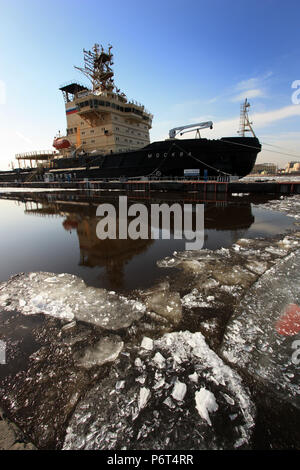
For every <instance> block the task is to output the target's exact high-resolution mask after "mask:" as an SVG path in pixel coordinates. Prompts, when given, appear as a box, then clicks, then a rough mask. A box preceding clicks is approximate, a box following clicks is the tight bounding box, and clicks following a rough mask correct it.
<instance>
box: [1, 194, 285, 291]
mask: <svg viewBox="0 0 300 470" xmlns="http://www.w3.org/2000/svg"><path fill="white" fill-rule="evenodd" d="M13 198H14V199H15V200H6V199H0V214H1V219H2V223H1V231H0V255H1V269H0V282H1V281H5V280H7V279H8V278H9V277H10V276H12V275H14V274H17V273H20V272H32V271H48V272H53V273H70V274H75V275H77V276H79V277H80V278H82V279H83V280H84V281H85V282H86V283H87V285H90V286H94V287H104V288H107V289H113V290H117V291H118V290H119V291H126V290H131V289H136V288H146V287H149V286H151V285H152V284H153V282H154V281H155V280H156V279H157V278H159V277H160V276H162V275H163V276H165V275H166V274H167V270H164V271H163V273H162V272H161V269H160V268H158V267H157V265H156V262H157V261H158V260H160V259H162V258H164V257H166V256H170V255H172V253H173V252H174V251H177V252H179V251H183V250H184V249H185V243H186V240H184V239H183V240H174V239H173V238H171V240H162V239H158V240H153V239H149V240H130V239H128V240H118V239H117V240H99V239H98V238H97V235H96V226H97V223H98V222H99V220H100V219H99V218H98V217H96V209H97V206H98V204H99V203H100V202H103V203H105V202H109V203H111V204H114V205H115V206H116V208H117V206H118V203H119V200H118V197H117V196H116V197H114V198H112V197H110V198H107V197H102V198H99V196H98V199H97V197H95V195H94V197H91V195H86V194H85V195H84V194H81V195H80V194H78V193H76V194H73V193H69V192H68V193H60V194H55V193H52V194H45V193H40V194H31V195H27V196H26V195H20V194H16V195H14V196H13ZM180 200H182V197H180V195H179V196H178V198H177V200H176V201H169V203H170V204H172V203H173V202H178V201H180ZM134 202H144V203H146V204H147V206H148V207H149V205H150V203H152V202H153V203H163V202H166V201H164V200H163V199H161V200H158V199H157V198H156V199H155V200H154V199H153V200H150V199H148V200H143V198H142V196H141V198H140V201H137V200H136V198H135V199H130V198H129V199H128V205H130V203H134ZM188 202H189V203H191V201H188ZM292 225H293V220H292V219H291V218H290V217H288V216H286V215H284V214H282V213H279V212H275V211H271V210H266V209H261V208H257V207H256V206H255V204H253V203H251V202H249V200H248V199H247V200H246V201H244V199H243V198H240V197H236V198H234V199H233V200H232V201H229V202H217V203H215V202H209V203H205V244H204V248H208V249H213V250H214V249H218V248H220V247H225V248H227V247H230V246H231V245H232V244H233V243H234V242H235V241H236V240H238V239H239V238H255V237H270V236H274V235H276V234H280V233H284V232H285V231H286V230H288V229H289V228H290V227H291V226H292ZM152 229H157V227H152ZM159 230H160V235H161V228H159Z"/></svg>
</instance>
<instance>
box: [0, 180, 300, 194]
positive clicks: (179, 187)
mask: <svg viewBox="0 0 300 470" xmlns="http://www.w3.org/2000/svg"><path fill="white" fill-rule="evenodd" d="M0 188H23V189H24V192H26V191H27V190H30V189H52V190H53V189H57V190H60V189H72V190H75V191H76V190H79V191H80V190H87V189H88V190H97V191H120V192H134V191H142V192H145V193H149V192H160V191H161V192H181V193H186V192H197V193H201V194H206V193H222V194H234V193H239V194H275V195H290V194H300V181H290V180H289V181H254V182H246V181H238V180H237V181H226V180H224V179H223V180H221V181H220V180H218V179H216V180H208V181H204V180H200V179H184V178H174V179H171V178H160V179H159V178H156V179H128V180H124V179H114V180H88V179H85V180H83V181H82V180H73V181H52V182H44V181H30V182H0Z"/></svg>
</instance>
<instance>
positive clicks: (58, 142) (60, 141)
mask: <svg viewBox="0 0 300 470" xmlns="http://www.w3.org/2000/svg"><path fill="white" fill-rule="evenodd" d="M53 147H54V148H56V150H61V149H68V148H69V147H71V144H70V141H69V140H68V139H64V138H62V137H58V138H55V139H54V141H53Z"/></svg>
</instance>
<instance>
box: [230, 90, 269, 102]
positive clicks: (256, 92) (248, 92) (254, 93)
mask: <svg viewBox="0 0 300 470" xmlns="http://www.w3.org/2000/svg"><path fill="white" fill-rule="evenodd" d="M257 96H264V92H263V90H261V89H259V88H253V89H252V90H245V91H242V93H240V94H239V95H236V96H234V97H233V98H232V99H231V101H233V102H235V101H242V100H244V99H246V98H256V97H257Z"/></svg>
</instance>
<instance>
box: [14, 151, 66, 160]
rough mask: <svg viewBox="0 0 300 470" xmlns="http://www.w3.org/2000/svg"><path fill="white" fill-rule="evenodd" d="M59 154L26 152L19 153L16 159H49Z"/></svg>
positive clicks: (54, 152) (55, 152)
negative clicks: (46, 157) (43, 157)
mask: <svg viewBox="0 0 300 470" xmlns="http://www.w3.org/2000/svg"><path fill="white" fill-rule="evenodd" d="M58 154H59V152H57V151H56V150H34V151H32V152H25V153H17V154H16V155H15V157H16V159H18V160H19V159H20V160H22V159H24V158H30V157H37V156H39V155H40V156H49V157H52V156H56V155H58Z"/></svg>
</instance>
